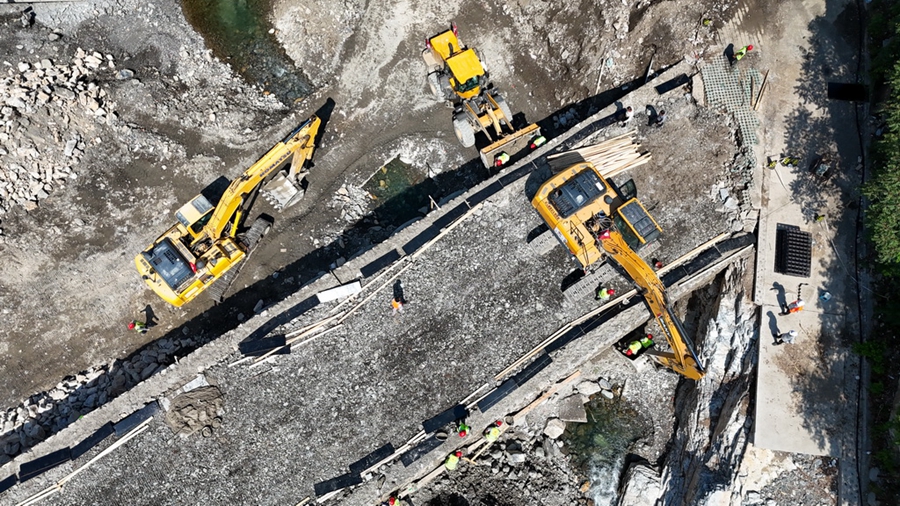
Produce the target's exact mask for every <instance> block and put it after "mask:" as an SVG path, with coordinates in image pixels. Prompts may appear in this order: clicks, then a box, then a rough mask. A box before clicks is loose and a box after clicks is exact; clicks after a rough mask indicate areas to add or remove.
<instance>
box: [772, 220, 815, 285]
mask: <svg viewBox="0 0 900 506" xmlns="http://www.w3.org/2000/svg"><path fill="white" fill-rule="evenodd" d="M811 264H812V235H811V234H810V233H809V232H804V231H802V230H800V227H797V226H795V225H786V224H784V223H779V224H778V225H777V226H776V228H775V272H779V273H781V274H787V275H788V276H797V277H801V278H807V277H809V270H810V265H811Z"/></svg>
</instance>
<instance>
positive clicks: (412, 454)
mask: <svg viewBox="0 0 900 506" xmlns="http://www.w3.org/2000/svg"><path fill="white" fill-rule="evenodd" d="M443 442H444V441H443V440H441V439H438V437H437V436H436V435H435V436H431V437H430V438H428V439H426V440H425V441H422V442H421V443H419V444H418V445H416V446H415V447H413V448H411V449H410V450H409V451H407V452H406V453H404V454H403V455H401V456H400V462H402V463H403V467H409V465H410V464H412V463H413V462H415V461H417V460H419V459H420V458H422V457H424V456H425V455H426V454H428V453H429V452H430V451H431V450H434V449H435V448H437V447H438V446H441V443H443Z"/></svg>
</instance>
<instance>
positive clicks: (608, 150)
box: [547, 130, 650, 178]
mask: <svg viewBox="0 0 900 506" xmlns="http://www.w3.org/2000/svg"><path fill="white" fill-rule="evenodd" d="M634 134H635V132H634V130H632V131H630V132H627V133H624V134H622V135H620V136H618V137H613V138H612V139H609V140H606V141H603V142H601V143H599V144H594V145H592V146H586V147H583V148H578V149H575V150H572V151H566V152H564V153H557V154H555V155H550V156H548V157H547V162H548V163H549V164H550V167H551V168H552V169H553V171H560V170H563V169H566V168H568V167H571V166H572V165H575V164H576V163H581V162H590V163H592V164H594V166H595V167H597V170H599V171H600V174H601V175H602V176H603V177H607V178H609V177H613V176H615V175H616V174H619V173H621V172H624V171H626V170H628V169H633V168H635V167H637V166H639V165H643V164H645V163H647V162H649V161H650V153H647V152H645V153H641V152H640V151H639V150H640V147H641V145H640V144H638V143H636V142H634V139H633V137H634Z"/></svg>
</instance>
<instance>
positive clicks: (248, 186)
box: [134, 115, 321, 306]
mask: <svg viewBox="0 0 900 506" xmlns="http://www.w3.org/2000/svg"><path fill="white" fill-rule="evenodd" d="M320 125H321V120H320V119H319V118H318V117H316V116H315V115H313V116H312V117H310V118H309V119H308V120H306V121H305V122H304V123H302V124H301V125H300V126H298V127H297V128H296V129H295V130H294V131H293V132H291V133H290V134H289V135H288V136H287V137H285V138H284V140H282V141H281V142H279V143H278V144H276V145H275V146H274V147H273V148H272V149H270V150H269V152H268V153H266V154H265V155H263V157H262V158H260V159H259V160H258V161H257V162H256V163H254V164H253V165H252V166H251V167H250V168H249V169H247V170H246V171H245V172H244V173H243V174H242V175H241V176H240V177H238V178H237V179H235V180H234V181H232V182H231V184H230V185H229V186H228V188H227V189H226V190H225V193H224V194H223V195H222V197H221V198H220V199H219V200H218V202H216V203H215V204H213V203H212V202H210V201H209V199H207V198H206V197H205V196H203V195H202V194H201V195H198V196H196V197H194V198H193V199H191V201H190V202H188V203H187V204H185V205H184V206H182V207H181V208H180V209H178V211H177V212H176V213H175V218H176V219H177V220H178V221H177V222H176V223H175V225H173V226H172V227H171V228H169V230H167V231H166V232H165V233H164V234H163V235H161V236H159V237H158V238H157V239H156V240H155V241H153V244H151V245H150V246H149V247H148V248H147V249H145V250H144V251H142V252H141V253H140V254H138V255H137V256H136V257H135V258H134V263H135V265H136V266H137V271H138V274H140V275H141V278H142V279H143V280H144V282H146V283H147V285H148V286H149V287H150V288H151V289H152V290H153V291H154V292H156V294H157V295H159V296H160V297H162V299H163V300H165V301H166V302H168V303H169V304H172V305H173V306H181V305H183V304H186V303H187V302H190V301H191V300H193V299H195V298H196V297H197V296H198V295H200V294H201V293H203V292H204V291H206V290H209V291H208V292H207V293H208V294H209V295H210V296H211V297H212V298H213V300H215V301H217V302H219V301H221V300H222V298H223V297H224V294H225V291H226V290H227V289H228V287H229V286H230V284H231V282H232V281H233V280H234V278H235V277H237V273H238V271H239V269H240V267H241V266H243V262H244V260H245V259H246V257H247V255H249V254H250V252H251V251H252V250H253V248H254V247H255V246H256V245H257V243H258V242H259V240H260V239H261V238H262V236H263V234H265V232H266V231H267V230H268V229H269V226H270V225H271V221H270V220H268V219H266V218H263V217H260V218H258V219H256V220H255V221H254V223H253V224H252V225H251V226H250V227H249V228H248V229H246V230H245V229H244V228H243V225H244V218H245V216H246V214H247V212H248V210H249V208H250V206H251V205H252V204H253V202H254V200H255V198H256V196H257V193H258V192H259V190H260V189H261V188H263V186H266V189H267V190H270V191H271V192H272V198H273V199H274V201H275V202H274V204H275V207H283V206H286V205H291V204H293V203H294V202H296V201H297V200H298V199H299V198H301V197H302V195H303V192H304V188H305V180H304V175H305V174H306V163H307V162H308V161H309V160H310V159H311V158H312V154H313V151H314V150H315V139H316V134H317V133H318V130H319V126H320Z"/></svg>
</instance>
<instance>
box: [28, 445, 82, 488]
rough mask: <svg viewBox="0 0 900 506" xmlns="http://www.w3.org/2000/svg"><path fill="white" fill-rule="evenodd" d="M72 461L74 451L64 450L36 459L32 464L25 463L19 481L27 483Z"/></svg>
mask: <svg viewBox="0 0 900 506" xmlns="http://www.w3.org/2000/svg"><path fill="white" fill-rule="evenodd" d="M70 460H72V450H70V449H69V448H63V449H61V450H56V451H55V452H53V453H50V454H48V455H44V456H43V457H40V458H37V459H34V460H32V461H31V462H25V463H23V464H22V465H20V466H19V481H21V482H22V483H25V482H26V481H28V480H30V479H32V478H34V477H35V476H37V475H39V474H42V473H44V472H46V471H49V470H51V469H53V468H54V467H56V466H58V465H60V464H65V463H66V462H68V461H70Z"/></svg>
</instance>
